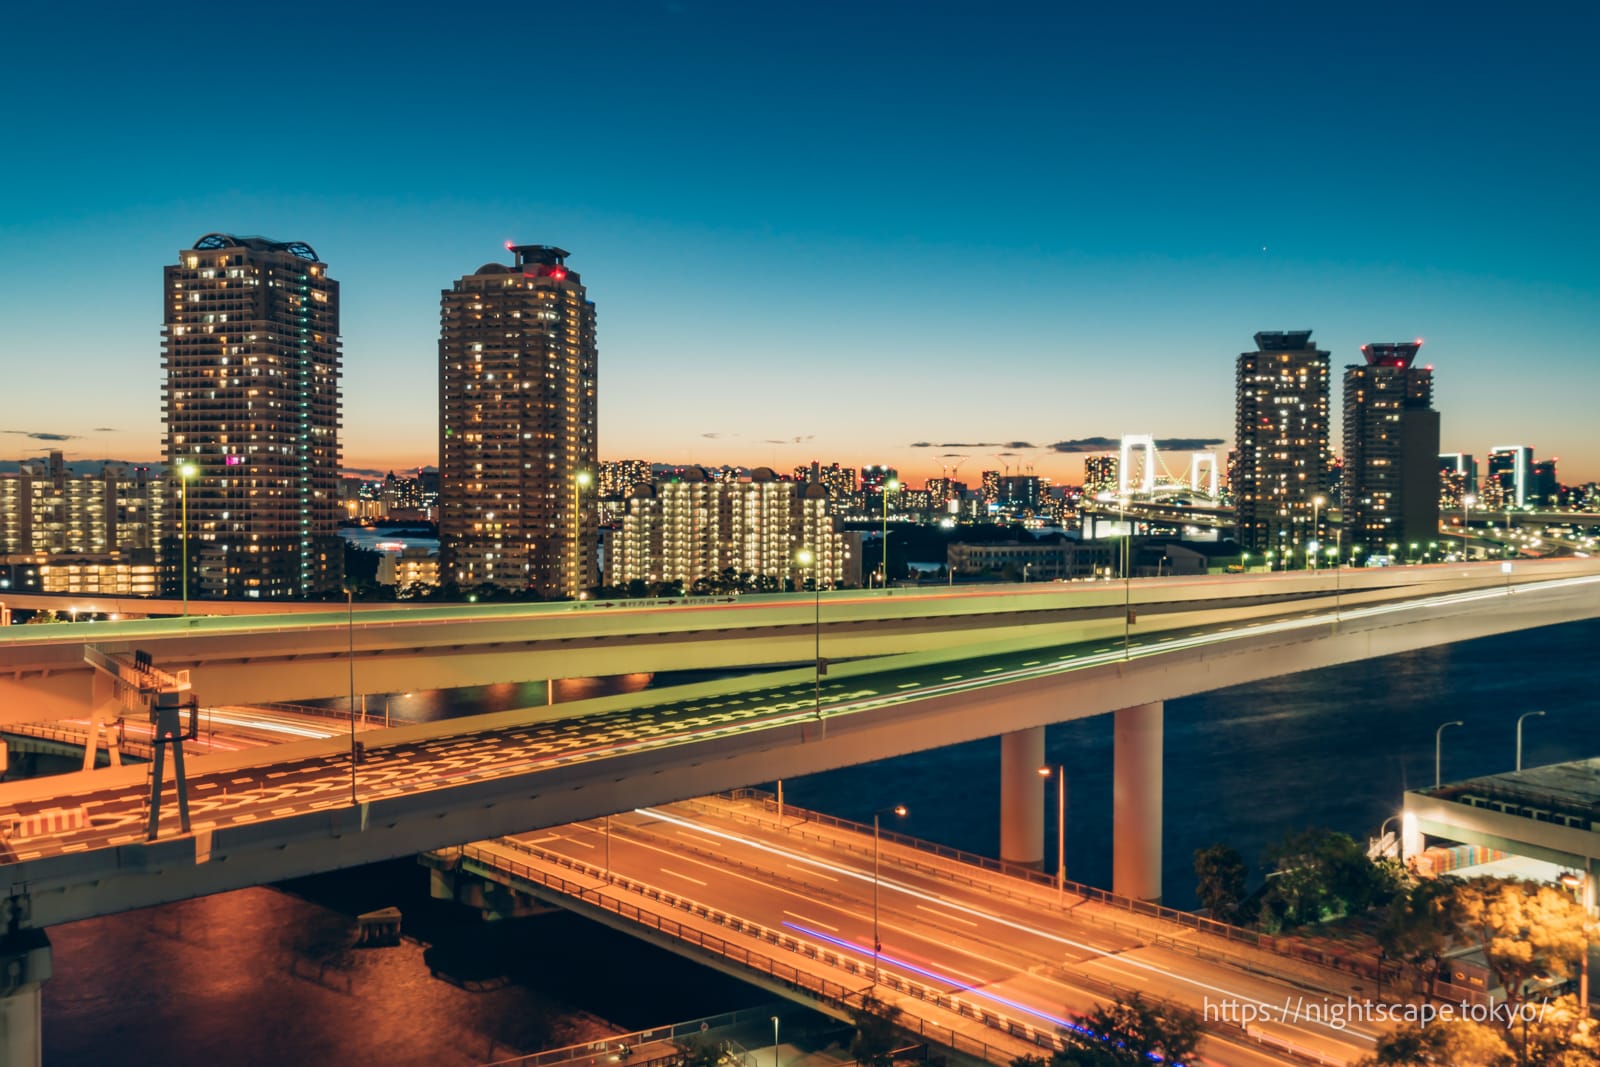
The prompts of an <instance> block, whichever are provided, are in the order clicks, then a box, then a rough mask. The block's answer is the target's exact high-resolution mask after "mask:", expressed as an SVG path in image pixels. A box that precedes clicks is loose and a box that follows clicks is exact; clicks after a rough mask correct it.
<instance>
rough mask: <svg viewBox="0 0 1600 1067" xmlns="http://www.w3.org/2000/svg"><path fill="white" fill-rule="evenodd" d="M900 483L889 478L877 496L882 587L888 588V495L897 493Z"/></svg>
mask: <svg viewBox="0 0 1600 1067" xmlns="http://www.w3.org/2000/svg"><path fill="white" fill-rule="evenodd" d="M899 490H900V482H899V480H897V479H895V478H890V479H889V480H888V481H886V482H884V483H883V489H882V491H881V492H879V494H878V495H879V496H881V497H882V498H883V587H884V588H885V589H888V588H889V494H890V493H895V492H899Z"/></svg>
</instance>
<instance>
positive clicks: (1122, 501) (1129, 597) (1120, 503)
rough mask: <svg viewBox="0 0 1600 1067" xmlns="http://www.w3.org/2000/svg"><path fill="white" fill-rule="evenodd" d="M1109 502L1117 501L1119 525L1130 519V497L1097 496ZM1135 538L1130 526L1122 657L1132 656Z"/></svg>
mask: <svg viewBox="0 0 1600 1067" xmlns="http://www.w3.org/2000/svg"><path fill="white" fill-rule="evenodd" d="M1095 499H1096V500H1100V501H1103V502H1106V503H1109V502H1111V501H1113V500H1115V501H1116V502H1117V525H1119V526H1121V525H1125V524H1126V523H1127V521H1128V498H1127V497H1124V496H1116V495H1114V494H1112V493H1100V494H1099V495H1098V496H1096V497H1095ZM1132 540H1133V527H1131V526H1129V527H1128V529H1127V531H1126V532H1125V533H1124V534H1123V535H1122V658H1123V659H1128V658H1130V657H1131V656H1132V654H1133V653H1132V651H1131V638H1130V636H1129V633H1128V627H1129V624H1130V623H1131V622H1132V621H1133V578H1132V575H1131V574H1130V573H1129V569H1128V562H1129V560H1128V555H1129V551H1130V547H1131V542H1132Z"/></svg>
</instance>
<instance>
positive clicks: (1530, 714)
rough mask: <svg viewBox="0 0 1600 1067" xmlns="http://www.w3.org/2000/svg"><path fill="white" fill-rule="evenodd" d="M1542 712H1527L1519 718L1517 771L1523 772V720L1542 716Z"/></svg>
mask: <svg viewBox="0 0 1600 1067" xmlns="http://www.w3.org/2000/svg"><path fill="white" fill-rule="evenodd" d="M1542 715H1544V712H1542V711H1525V712H1523V713H1522V714H1521V715H1518V716H1517V770H1519V771H1520V770H1522V720H1523V719H1531V718H1534V717H1535V716H1542Z"/></svg>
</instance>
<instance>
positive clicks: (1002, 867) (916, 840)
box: [685, 789, 1273, 951]
mask: <svg viewBox="0 0 1600 1067" xmlns="http://www.w3.org/2000/svg"><path fill="white" fill-rule="evenodd" d="M718 796H719V797H721V798H724V799H726V800H729V801H734V802H737V801H741V800H754V801H756V802H758V803H760V804H761V805H762V807H763V808H765V809H766V810H767V811H768V812H771V813H773V814H776V813H777V798H776V797H774V796H773V795H772V794H771V793H768V792H766V791H765V790H761V789H735V790H733V791H732V792H730V793H720V794H718ZM685 803H688V804H691V805H692V804H694V803H696V802H695V801H686V802H685ZM783 807H784V812H785V814H787V813H789V812H794V813H795V814H797V815H801V816H803V817H804V819H805V821H806V822H810V823H817V824H819V825H822V826H831V827H834V828H836V829H841V830H847V831H849V832H850V833H852V834H862V835H865V836H868V837H870V836H872V827H871V826H870V825H868V824H866V823H858V822H854V821H852V820H850V819H841V818H839V817H838V816H835V815H827V814H824V813H823V812H819V811H810V810H808V809H806V808H800V807H796V806H795V805H793V804H788V803H786V804H784V806H783ZM719 814H725V813H723V812H719ZM735 817H737V816H736V815H735ZM792 830H793V828H791V832H792ZM878 833H879V837H880V838H881V839H882V840H884V841H889V842H892V843H894V844H897V845H901V846H903V847H905V848H909V849H912V850H914V851H917V852H925V853H928V854H929V855H933V856H938V857H940V858H941V859H948V860H954V861H955V862H957V863H960V864H964V865H966V866H969V867H978V868H981V869H982V870H986V871H992V872H994V873H995V874H1001V875H1004V876H1006V877H1008V878H1016V879H1020V880H1022V881H1025V882H1028V883H1031V884H1032V885H1036V886H1038V887H1040V888H1042V889H1054V888H1055V887H1056V878H1055V875H1053V874H1049V873H1047V872H1045V871H1041V870H1038V869H1037V868H1034V867H1029V866H1027V865H1025V864H1020V863H1007V862H1006V861H1005V860H997V859H994V858H993V857H990V856H981V855H979V854H977V853H975V852H967V851H966V850H964V849H959V848H952V847H950V846H949V845H941V844H939V843H938V842H937V841H928V840H925V839H924V838H920V837H912V836H911V835H910V834H902V833H899V832H897V831H894V830H882V829H880V830H879V832H878ZM843 847H846V848H849V847H851V846H849V845H848V844H846V845H844V846H843ZM1063 888H1064V890H1065V891H1066V892H1068V893H1071V894H1073V895H1074V896H1079V897H1083V898H1084V899H1086V900H1092V901H1095V902H1096V903H1099V904H1106V905H1109V906H1110V907H1114V908H1118V909H1121V910H1123V911H1127V912H1131V913H1133V914H1135V915H1145V916H1148V917H1150V918H1153V919H1160V920H1162V921H1163V922H1170V923H1175V924H1177V925H1179V926H1184V927H1188V928H1189V929H1192V930H1199V931H1201V932H1203V933H1208V934H1211V935H1212V936H1214V937H1220V938H1222V939H1223V940H1226V941H1233V942H1237V943H1240V944H1245V945H1250V946H1253V947H1255V948H1263V949H1267V950H1269V951H1270V950H1271V949H1272V948H1273V938H1272V937H1271V935H1269V934H1263V933H1260V932H1259V931H1256V930H1247V929H1245V928H1244V927H1241V926H1234V925H1232V924H1231V923H1225V922H1220V921H1218V920H1216V919H1208V918H1205V917H1204V916H1200V915H1196V914H1194V913H1193V912H1189V911H1182V910H1180V909H1178V908H1169V907H1166V906H1165V905H1162V904H1156V903H1153V902H1151V901H1148V900H1140V899H1138V898H1137V897H1127V896H1122V895H1120V894H1117V893H1113V892H1111V891H1110V890H1109V889H1101V888H1099V887H1098V886H1092V885H1085V884H1084V883H1082V882H1074V881H1072V880H1071V879H1067V880H1066V881H1065V882H1064V883H1063Z"/></svg>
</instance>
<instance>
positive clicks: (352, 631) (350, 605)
mask: <svg viewBox="0 0 1600 1067" xmlns="http://www.w3.org/2000/svg"><path fill="white" fill-rule="evenodd" d="M344 603H345V611H346V613H347V619H348V625H347V626H346V627H345V629H346V631H347V633H348V634H349V652H350V806H351V807H355V805H356V591H355V590H354V589H352V588H351V587H350V586H345V589H344Z"/></svg>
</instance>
